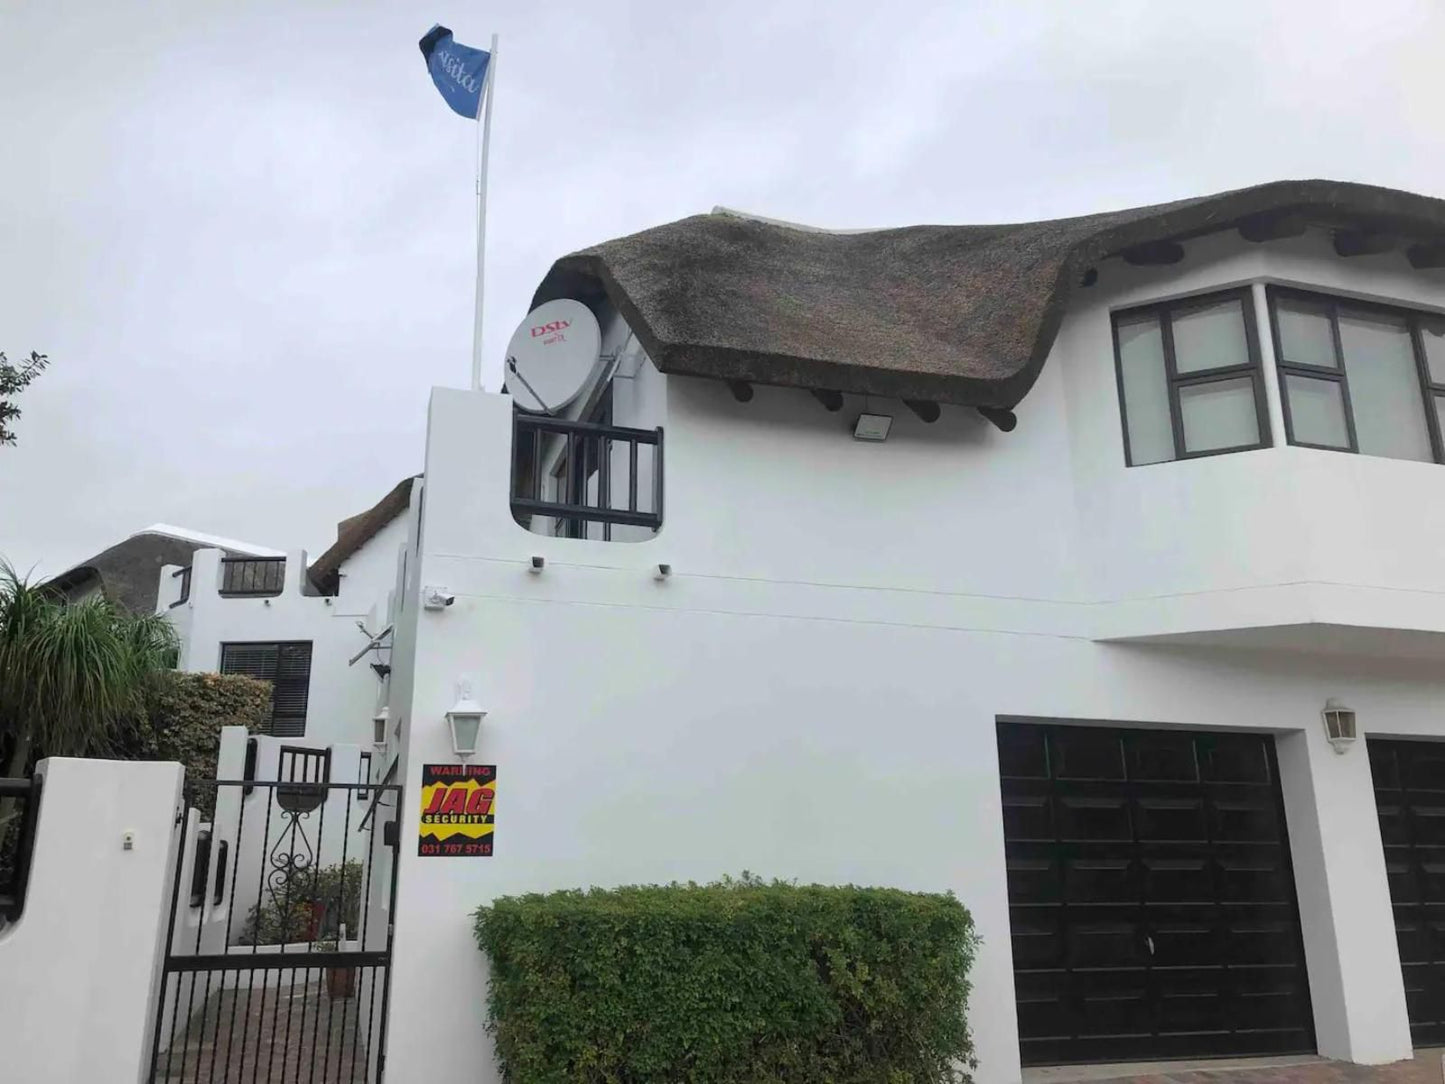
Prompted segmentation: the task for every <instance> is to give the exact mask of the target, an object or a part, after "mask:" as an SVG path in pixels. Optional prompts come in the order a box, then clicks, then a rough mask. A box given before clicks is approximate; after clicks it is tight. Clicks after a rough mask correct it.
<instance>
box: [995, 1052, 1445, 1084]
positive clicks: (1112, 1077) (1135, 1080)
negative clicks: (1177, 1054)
mask: <svg viewBox="0 0 1445 1084" xmlns="http://www.w3.org/2000/svg"><path fill="white" fill-rule="evenodd" d="M1442 1054H1445V1051H1442V1050H1439V1049H1431V1050H1419V1051H1416V1053H1415V1057H1414V1059H1413V1060H1412V1061H1397V1062H1394V1063H1392V1064H1390V1065H1351V1064H1350V1063H1348V1062H1343V1061H1327V1060H1325V1059H1324V1058H1252V1059H1246V1060H1239V1061H1218V1062H1207V1061H1206V1062H1197V1061H1196V1062H1160V1063H1158V1064H1152V1065H1090V1066H1082V1067H1077V1068H1076V1067H1073V1066H1067V1067H1061V1068H1058V1069H1026V1070H1024V1084H1085V1082H1087V1084H1105V1082H1109V1084H1445V1073H1442V1069H1441V1064H1442V1063H1441V1056H1442Z"/></svg>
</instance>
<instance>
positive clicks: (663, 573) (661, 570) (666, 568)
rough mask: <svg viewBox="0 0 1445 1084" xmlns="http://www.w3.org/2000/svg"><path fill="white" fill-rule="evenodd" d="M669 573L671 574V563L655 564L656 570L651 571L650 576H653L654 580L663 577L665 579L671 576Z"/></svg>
mask: <svg viewBox="0 0 1445 1084" xmlns="http://www.w3.org/2000/svg"><path fill="white" fill-rule="evenodd" d="M671 575H672V566H671V565H658V566H657V571H656V572H655V573H653V576H652V578H653V579H654V580H665V579H667V578H668V577H669V576H671Z"/></svg>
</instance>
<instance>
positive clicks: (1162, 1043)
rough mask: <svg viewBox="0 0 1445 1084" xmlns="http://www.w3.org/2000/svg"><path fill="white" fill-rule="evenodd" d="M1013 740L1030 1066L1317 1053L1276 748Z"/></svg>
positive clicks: (1158, 733) (1002, 743)
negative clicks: (1281, 798)
mask: <svg viewBox="0 0 1445 1084" xmlns="http://www.w3.org/2000/svg"><path fill="white" fill-rule="evenodd" d="M998 738H999V766H1000V770H1001V775H1002V778H1003V814H1004V847H1005V852H1006V855H1007V859H1008V892H1009V909H1010V922H1011V925H1012V934H1013V957H1014V981H1015V984H1016V987H1017V996H1018V1011H1019V1037H1020V1045H1021V1048H1022V1054H1023V1061H1024V1064H1025V1065H1049V1064H1063V1063H1068V1062H1089V1061H1128V1060H1139V1059H1156V1058H1183V1057H1215V1056H1226V1055H1243V1054H1283V1053H1301V1052H1312V1051H1314V1049H1315V1042H1314V1034H1313V1023H1312V1016H1311V1013H1310V1001H1309V986H1308V983H1307V981H1306V977H1305V965H1304V950H1303V946H1302V944H1301V940H1300V933H1299V911H1298V907H1297V904H1296V901H1295V889H1294V876H1293V873H1292V871H1291V869H1290V860H1289V847H1288V843H1287V839H1286V834H1285V823H1284V810H1283V806H1282V803H1281V801H1280V791H1279V778H1278V771H1277V769H1276V764H1275V753H1274V740H1273V738H1271V737H1269V736H1267V735H1264V736H1254V735H1240V734H1208V733H1191V732H1185V731H1177V730H1112V729H1104V728H1099V727H1081V726H1055V725H1043V724H1033V723H1001V724H999V728H998Z"/></svg>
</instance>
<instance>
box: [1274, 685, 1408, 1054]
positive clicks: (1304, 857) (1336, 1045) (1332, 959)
mask: <svg viewBox="0 0 1445 1084" xmlns="http://www.w3.org/2000/svg"><path fill="white" fill-rule="evenodd" d="M1321 703H1323V697H1321ZM1276 745H1277V748H1278V751H1279V771H1280V783H1281V785H1282V787H1283V790H1284V804H1285V817H1286V819H1287V820H1288V822H1289V841H1290V852H1291V856H1292V858H1293V860H1294V873H1295V885H1296V888H1297V890H1298V893H1299V907H1300V924H1301V928H1302V931H1303V934H1304V946H1305V962H1306V965H1307V966H1308V969H1309V983H1310V1001H1311V1003H1312V1005H1313V1007H1314V1016H1315V1036H1316V1039H1317V1041H1318V1045H1319V1052H1320V1053H1321V1054H1322V1055H1323V1056H1325V1057H1327V1058H1336V1059H1338V1060H1341V1061H1352V1062H1356V1063H1359V1064H1362V1065H1381V1064H1384V1063H1386V1062H1391V1061H1399V1060H1401V1059H1403V1058H1408V1057H1410V1055H1411V1045H1410V1026H1409V1018H1408V1016H1407V1015H1406V1009H1405V983H1404V980H1403V978H1402V977H1401V974H1400V954H1399V949H1398V948H1397V946H1396V944H1395V918H1394V912H1393V911H1392V909H1391V907H1390V888H1389V884H1388V882H1387V881H1386V879H1385V853H1384V848H1383V846H1382V845H1381V843H1380V825H1379V819H1378V815H1377V813H1376V810H1375V792H1374V787H1373V783H1372V781H1371V777H1370V761H1369V757H1368V756H1367V755H1366V753H1365V743H1364V742H1363V741H1359V742H1357V743H1355V747H1354V748H1352V749H1349V750H1347V751H1346V752H1345V753H1344V754H1343V755H1340V754H1337V753H1335V752H1334V750H1333V749H1332V748H1331V747H1330V744H1329V742H1327V741H1326V740H1325V736H1324V728H1323V724H1322V723H1317V724H1316V725H1313V726H1308V727H1306V728H1305V729H1304V730H1303V731H1299V732H1296V733H1292V734H1288V735H1281V736H1280V737H1279V738H1278V739H1276Z"/></svg>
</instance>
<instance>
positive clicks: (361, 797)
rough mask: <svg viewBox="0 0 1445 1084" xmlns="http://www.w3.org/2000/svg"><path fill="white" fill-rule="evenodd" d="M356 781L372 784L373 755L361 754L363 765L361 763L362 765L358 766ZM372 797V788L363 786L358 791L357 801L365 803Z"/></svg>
mask: <svg viewBox="0 0 1445 1084" xmlns="http://www.w3.org/2000/svg"><path fill="white" fill-rule="evenodd" d="M356 781H357V782H358V783H370V782H371V754H370V753H362V754H361V763H360V765H358V767H357V771H356ZM370 797H371V788H370V787H368V786H363V787H362V788H361V789H360V790H358V791H357V792H356V800H357V801H358V802H364V801H366V800H367V799H368V798H370Z"/></svg>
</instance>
